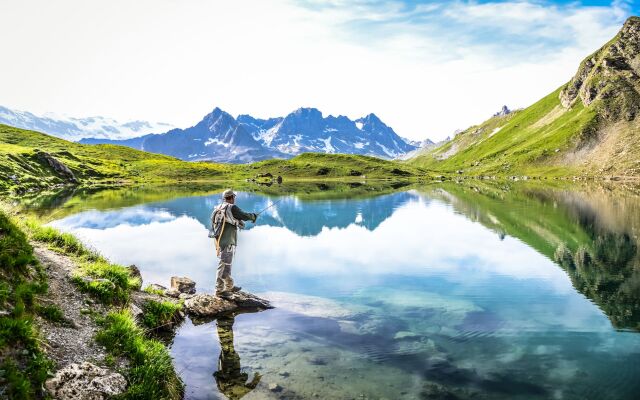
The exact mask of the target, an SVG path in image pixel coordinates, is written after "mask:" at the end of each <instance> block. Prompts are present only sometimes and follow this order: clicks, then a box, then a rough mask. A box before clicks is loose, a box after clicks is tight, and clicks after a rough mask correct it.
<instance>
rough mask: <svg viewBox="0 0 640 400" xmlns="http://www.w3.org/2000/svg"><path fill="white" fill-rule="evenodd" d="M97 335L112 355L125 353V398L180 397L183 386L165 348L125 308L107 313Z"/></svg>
mask: <svg viewBox="0 0 640 400" xmlns="http://www.w3.org/2000/svg"><path fill="white" fill-rule="evenodd" d="M101 324H102V326H103V328H102V330H101V331H100V332H98V335H97V337H96V339H97V341H98V343H100V344H102V345H103V346H105V347H106V348H107V350H108V351H109V352H111V353H112V354H113V355H115V356H122V357H126V358H127V359H128V360H129V361H130V368H129V370H128V371H127V372H126V375H127V380H128V382H129V386H128V388H127V392H126V393H125V394H124V395H123V396H122V397H123V398H124V399H170V400H173V399H181V398H182V394H183V391H184V387H183V384H182V381H181V380H180V378H179V377H178V376H177V375H176V373H175V370H174V369H173V363H172V359H171V356H170V355H169V352H168V350H167V348H166V347H165V346H164V345H163V344H162V343H161V342H159V341H157V340H153V339H148V338H146V337H145V336H144V332H143V331H142V329H141V328H140V327H138V326H137V325H136V322H135V320H134V318H133V316H132V315H131V313H130V312H129V311H128V310H123V311H114V312H111V313H109V314H108V315H107V316H106V317H105V319H104V320H103V321H102V322H101Z"/></svg>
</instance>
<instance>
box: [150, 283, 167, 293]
mask: <svg viewBox="0 0 640 400" xmlns="http://www.w3.org/2000/svg"><path fill="white" fill-rule="evenodd" d="M148 288H149V289H151V290H153V291H154V292H155V291H161V292H163V293H164V291H165V290H167V288H166V287H164V286H162V285H158V284H157V283H152V284H151V285H149V286H148Z"/></svg>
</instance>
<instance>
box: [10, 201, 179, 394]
mask: <svg viewBox="0 0 640 400" xmlns="http://www.w3.org/2000/svg"><path fill="white" fill-rule="evenodd" d="M3 218H4V219H3ZM8 221H9V220H8V219H6V217H5V216H4V214H2V213H0V228H2V229H0V233H3V234H4V233H5V232H7V231H8V230H7V228H5V227H6V226H8V227H9V232H11V233H12V234H11V235H9V237H10V238H13V239H11V240H10V241H7V240H6V239H5V238H6V237H7V235H5V236H2V237H1V238H0V245H1V246H0V250H1V251H0V261H2V265H5V263H6V262H9V264H8V265H10V266H11V265H13V264H15V265H29V264H32V263H36V265H37V262H36V261H35V259H34V258H33V256H32V253H31V246H29V244H28V243H27V240H26V239H27V236H26V235H25V233H26V234H27V235H28V237H29V238H30V239H31V240H33V241H36V242H40V243H43V244H46V245H47V246H48V247H49V248H50V249H51V250H53V251H56V252H59V253H61V254H64V255H66V256H68V257H70V258H71V259H72V260H73V261H74V262H75V263H76V265H78V269H77V270H76V271H75V273H74V279H73V282H74V283H75V284H76V285H77V286H78V287H79V288H80V290H82V291H84V292H86V293H88V294H90V295H92V296H93V297H95V298H97V299H98V300H100V301H101V302H103V303H104V304H107V305H113V310H112V311H111V312H109V313H108V314H107V315H105V316H99V315H98V316H96V318H97V320H98V322H99V323H100V325H101V327H102V329H101V331H100V332H99V333H98V336H97V338H96V340H97V341H98V342H99V343H101V344H103V345H104V346H105V347H106V348H107V350H108V351H109V352H110V353H111V355H113V356H117V357H122V358H126V359H127V360H128V361H129V366H128V368H127V369H125V370H124V371H122V372H123V374H124V375H125V377H126V378H127V382H128V388H127V391H126V392H125V393H124V394H123V395H122V396H121V397H120V398H122V399H131V400H133V399H169V400H174V399H175V400H177V399H180V398H182V394H183V385H182V382H181V381H180V378H179V377H178V376H177V374H176V372H175V370H174V368H173V363H172V359H171V356H170V354H169V351H168V350H167V348H166V347H165V346H164V345H163V344H162V343H161V342H159V341H158V340H155V339H153V338H152V337H150V335H148V334H147V333H149V332H147V331H145V330H143V329H142V328H141V327H139V326H138V324H137V323H136V321H135V319H134V318H133V316H132V315H131V313H130V312H129V311H128V310H127V307H126V305H127V304H128V302H129V301H130V294H131V291H132V290H134V289H136V288H137V287H139V285H140V281H139V279H138V278H135V277H132V276H131V274H130V270H129V269H128V268H126V267H124V266H121V265H117V264H111V263H110V262H109V261H108V260H106V259H105V258H104V257H102V256H100V255H99V254H97V253H95V252H94V251H91V250H89V249H87V248H86V247H85V246H84V245H83V244H82V243H80V241H79V240H78V239H77V238H76V237H74V236H73V235H71V234H68V233H61V232H59V231H57V230H56V229H53V228H51V227H46V226H42V225H41V224H40V223H39V222H38V221H37V220H35V219H26V220H25V219H24V218H23V219H21V220H20V223H19V227H20V228H21V229H23V230H24V232H25V233H23V232H22V231H21V230H20V229H19V228H18V227H17V226H15V225H13V224H12V223H11V222H8ZM7 224H8V225H7ZM16 238H17V239H16ZM16 243H17V244H19V246H17V245H16ZM7 244H8V245H7ZM16 248H18V249H24V250H19V251H16V250H13V251H9V250H7V249H16ZM12 263H13V264H12ZM22 268H24V267H22ZM3 272H4V271H3ZM17 272H20V271H17ZM9 275H10V277H12V279H17V278H16V277H20V276H21V275H20V274H18V273H16V272H15V271H9ZM87 278H88V279H87ZM44 279H45V277H44V276H42V278H41V281H39V282H44ZM3 280H4V279H3ZM18 283H20V282H18ZM2 285H3V288H4V287H5V283H4V282H2ZM43 285H44V289H38V288H41V287H42V286H43ZM23 286H24V285H23ZM32 286H33V285H32ZM36 289H38V291H37V292H36ZM29 290H30V291H29V292H28V291H26V290H21V291H20V290H14V292H16V293H19V294H20V295H22V297H25V295H24V294H23V293H30V292H36V293H42V292H43V290H46V283H44V284H43V283H38V286H34V288H30V287H29ZM17 295H18V294H15V295H13V296H14V297H15V296H17ZM27 299H29V302H27V301H26V300H25V301H23V303H18V302H16V301H14V300H13V298H11V297H9V300H11V301H12V302H13V303H14V304H23V306H22V308H25V307H24V305H25V304H26V305H32V304H33V294H31V295H30V297H27ZM0 300H2V301H3V302H4V301H5V300H3V299H2V298H1V297H0ZM160 306H161V307H160V310H157V308H158V307H155V308H156V310H152V311H154V312H152V313H147V316H146V317H147V318H148V319H149V321H148V322H147V323H149V324H151V323H154V322H158V321H161V320H162V318H167V315H166V314H168V313H169V312H171V313H175V312H176V311H177V310H178V309H179V306H177V307H173V306H167V305H164V304H160ZM32 307H33V306H32ZM16 308H18V306H16ZM158 311H160V313H159V312H158ZM23 313H24V310H23ZM14 314H15V311H14ZM172 315H173V314H172ZM19 317H20V318H21V320H24V322H21V323H22V325H24V326H25V327H24V328H23V327H22V325H18V328H20V330H19V331H16V328H15V327H13V326H14V325H15V324H13V325H11V324H9V325H8V324H6V323H5V322H4V321H5V319H4V318H1V319H0V339H2V340H0V348H2V347H4V346H5V341H4V340H5V337H9V338H10V339H11V338H12V337H15V336H16V335H17V334H18V333H19V334H20V335H22V336H19V337H18V339H13V342H15V341H16V340H21V341H22V342H25V340H26V339H21V337H24V336H26V335H27V334H29V335H30V336H27V338H30V339H29V340H31V341H32V342H34V344H30V342H28V341H27V342H25V343H26V344H25V346H27V345H28V346H30V347H27V348H28V350H29V351H31V352H32V353H28V354H29V356H33V357H34V358H33V359H34V360H36V361H37V362H38V364H36V366H37V367H38V368H39V369H35V367H32V366H30V365H31V364H27V365H26V367H23V368H22V369H23V370H24V371H20V369H19V368H14V369H15V370H16V371H17V372H18V373H22V375H27V377H28V378H29V379H30V380H31V381H34V383H36V384H38V385H40V384H41V383H42V382H43V381H44V379H46V375H47V374H46V372H47V370H48V369H50V368H51V367H52V365H51V363H48V362H47V361H46V359H44V357H43V356H38V357H35V356H36V355H37V354H38V353H37V352H36V351H37V350H38V348H37V346H36V345H35V344H37V342H38V341H40V340H38V339H37V333H35V331H33V328H32V327H31V317H29V316H28V315H27V316H26V317H23V316H22V314H20V315H19ZM8 329H13V331H12V330H8ZM14 331H16V332H17V333H15V332H14ZM9 343H11V342H9ZM14 345H15V344H14ZM8 355H9V357H8V360H7V362H6V363H5V364H6V365H9V366H10V365H11V364H14V365H16V364H18V365H20V358H19V356H16V355H15V354H8ZM36 361H34V362H36ZM45 368H46V369H45ZM43 369H44V370H43ZM32 370H33V371H34V372H31V371H32ZM34 374H36V375H34ZM32 375H34V376H32ZM18 377H20V376H18ZM18 382H22V383H21V384H22V386H24V387H25V388H28V387H29V386H27V384H28V383H29V380H27V379H24V378H22V379H21V380H19V381H18ZM25 382H26V383H25ZM14 386H16V385H15V384H14ZM32 386H33V384H32ZM22 390H23V391H25V390H26V389H22ZM34 395H37V393H35V391H34V390H31V391H30V392H28V393H27V394H26V395H25V396H24V397H15V398H25V399H28V398H33V397H34ZM38 397H40V396H38ZM10 398H14V397H10Z"/></svg>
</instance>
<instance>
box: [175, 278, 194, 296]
mask: <svg viewBox="0 0 640 400" xmlns="http://www.w3.org/2000/svg"><path fill="white" fill-rule="evenodd" d="M171 289H172V290H177V291H178V292H179V293H187V294H193V293H195V292H196V283H195V282H194V281H193V280H192V279H189V278H187V277H179V276H172V277H171Z"/></svg>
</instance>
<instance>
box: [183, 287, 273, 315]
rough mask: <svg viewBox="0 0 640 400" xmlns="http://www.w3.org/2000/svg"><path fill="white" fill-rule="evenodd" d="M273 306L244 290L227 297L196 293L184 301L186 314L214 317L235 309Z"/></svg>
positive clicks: (264, 308) (260, 308) (256, 308)
mask: <svg viewBox="0 0 640 400" xmlns="http://www.w3.org/2000/svg"><path fill="white" fill-rule="evenodd" d="M269 308H273V306H272V305H271V303H269V301H268V300H265V299H261V298H260V297H258V296H256V295H253V294H251V293H246V292H236V293H233V294H231V295H230V296H229V297H228V298H221V297H217V296H214V295H212V294H196V295H194V296H190V297H189V298H187V299H186V300H185V302H184V309H185V311H186V312H187V314H189V315H192V316H196V317H216V316H219V315H223V314H226V313H230V312H235V311H250V310H256V311H259V310H267V309H269Z"/></svg>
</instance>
